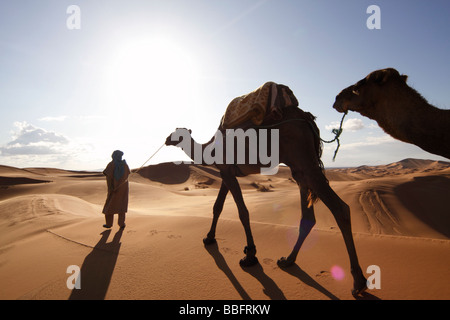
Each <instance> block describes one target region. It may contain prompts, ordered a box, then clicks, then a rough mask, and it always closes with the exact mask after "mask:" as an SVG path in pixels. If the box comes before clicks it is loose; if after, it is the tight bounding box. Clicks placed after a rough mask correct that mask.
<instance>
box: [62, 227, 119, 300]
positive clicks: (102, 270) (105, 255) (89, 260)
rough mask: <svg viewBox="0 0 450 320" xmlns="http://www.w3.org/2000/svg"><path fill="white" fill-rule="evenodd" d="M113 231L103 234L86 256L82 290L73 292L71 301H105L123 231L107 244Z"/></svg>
mask: <svg viewBox="0 0 450 320" xmlns="http://www.w3.org/2000/svg"><path fill="white" fill-rule="evenodd" d="M110 233H111V230H110V229H109V230H105V231H103V232H102V233H101V238H100V240H99V241H98V243H97V244H96V245H95V247H94V248H93V249H92V251H91V252H90V253H89V254H88V255H87V256H86V258H85V259H84V261H83V264H82V266H81V270H80V280H81V281H80V284H81V288H80V289H76V288H74V289H73V290H72V293H71V294H70V297H69V300H103V299H105V296H106V292H107V291H108V287H109V283H110V282H111V277H112V274H113V271H114V268H115V266H116V262H117V257H118V256H119V250H120V246H121V242H120V238H121V237H122V233H123V229H119V231H117V232H116V234H115V235H114V238H113V240H112V241H111V242H108V243H106V241H107V240H108V237H109V235H110Z"/></svg>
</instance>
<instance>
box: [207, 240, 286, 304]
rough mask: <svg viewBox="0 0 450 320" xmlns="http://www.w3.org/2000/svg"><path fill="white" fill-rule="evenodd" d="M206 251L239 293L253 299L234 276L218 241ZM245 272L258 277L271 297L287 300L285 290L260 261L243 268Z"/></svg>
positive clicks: (243, 296)
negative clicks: (269, 274) (281, 288)
mask: <svg viewBox="0 0 450 320" xmlns="http://www.w3.org/2000/svg"><path fill="white" fill-rule="evenodd" d="M205 249H206V251H208V253H209V254H210V255H211V256H212V257H213V259H214V261H215V262H216V264H217V266H218V267H219V269H220V270H222V271H223V273H225V275H226V276H227V277H228V279H229V280H230V282H231V284H232V285H233V286H234V288H235V289H236V291H237V292H238V293H239V295H240V296H241V298H242V299H244V300H251V298H250V296H249V295H248V293H247V292H246V291H245V289H244V288H243V287H242V286H241V284H240V283H239V281H238V280H237V279H236V277H235V276H234V274H233V272H232V271H231V269H230V267H228V264H227V262H226V261H225V258H224V257H223V255H222V254H221V253H220V251H219V247H218V246H217V243H214V244H210V245H207V246H205ZM242 270H244V271H245V272H247V273H248V274H250V275H252V276H253V277H255V279H257V280H258V281H259V282H261V284H262V285H263V287H264V289H263V292H264V294H266V295H267V296H268V297H269V298H270V299H272V300H286V297H285V296H284V294H283V292H282V291H281V290H280V288H279V287H278V286H277V284H276V283H275V282H274V281H273V280H272V279H271V278H270V277H269V276H267V275H266V274H265V273H264V269H263V268H262V266H261V265H260V264H259V263H258V264H257V265H255V266H252V267H248V268H242Z"/></svg>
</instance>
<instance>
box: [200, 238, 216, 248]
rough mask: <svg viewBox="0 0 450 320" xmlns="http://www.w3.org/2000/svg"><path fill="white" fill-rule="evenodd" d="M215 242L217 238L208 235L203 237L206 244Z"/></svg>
mask: <svg viewBox="0 0 450 320" xmlns="http://www.w3.org/2000/svg"><path fill="white" fill-rule="evenodd" d="M214 243H217V241H216V238H208V237H206V238H203V244H204V245H205V246H207V245H210V244H214Z"/></svg>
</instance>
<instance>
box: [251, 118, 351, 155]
mask: <svg viewBox="0 0 450 320" xmlns="http://www.w3.org/2000/svg"><path fill="white" fill-rule="evenodd" d="M347 113H348V111H345V113H344V115H343V116H342V119H341V123H340V125H339V128H338V129H336V128H335V129H333V130H331V132H332V133H333V134H334V138H333V139H332V140H323V139H322V138H321V137H320V135H319V133H318V132H317V131H316V130H315V129H314V127H313V126H312V124H311V123H310V122H309V121H307V120H306V119H288V120H284V121H281V122H278V123H275V124H271V125H266V126H255V128H258V129H268V128H272V127H276V126H279V125H281V124H284V123H287V122H291V121H306V122H307V123H308V124H310V126H311V129H312V131H313V132H314V134H315V135H316V136H317V137H318V138H319V139H320V141H322V142H323V143H333V142H335V141H337V147H336V150H335V151H334V156H333V161H334V160H335V159H336V156H337V153H338V151H339V147H340V146H341V142H340V141H339V137H340V135H341V134H342V131H344V129H342V125H343V123H344V118H345V116H346V115H347Z"/></svg>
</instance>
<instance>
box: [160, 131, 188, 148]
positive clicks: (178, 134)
mask: <svg viewBox="0 0 450 320" xmlns="http://www.w3.org/2000/svg"><path fill="white" fill-rule="evenodd" d="M191 133H192V130H189V129H186V128H177V129H176V130H175V131H174V132H172V133H171V134H170V135H169V136H168V137H167V138H166V146H176V145H178V144H179V143H180V142H181V141H183V137H187V136H191Z"/></svg>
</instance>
